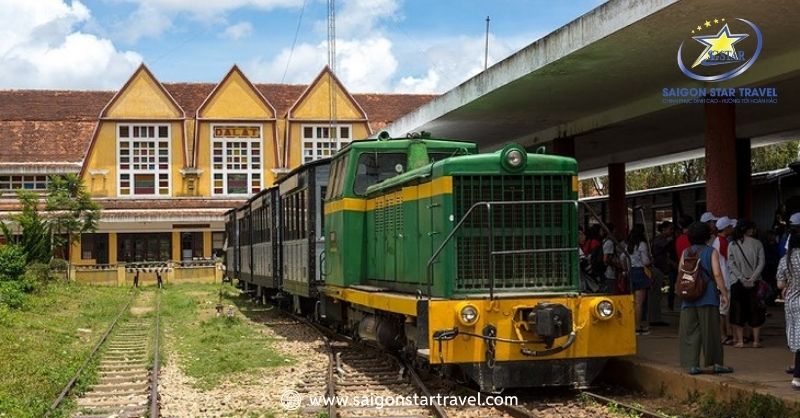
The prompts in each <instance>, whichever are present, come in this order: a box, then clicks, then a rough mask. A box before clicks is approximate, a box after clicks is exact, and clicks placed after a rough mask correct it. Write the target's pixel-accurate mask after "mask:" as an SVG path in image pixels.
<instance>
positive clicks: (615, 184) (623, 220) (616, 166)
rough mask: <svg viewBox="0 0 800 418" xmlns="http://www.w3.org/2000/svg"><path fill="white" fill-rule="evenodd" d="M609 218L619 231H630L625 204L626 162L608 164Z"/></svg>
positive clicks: (623, 232) (625, 232)
mask: <svg viewBox="0 0 800 418" xmlns="http://www.w3.org/2000/svg"><path fill="white" fill-rule="evenodd" d="M608 220H609V221H610V222H611V223H613V224H614V227H615V228H616V230H617V232H619V233H622V234H627V232H628V206H627V204H625V163H611V164H609V165H608Z"/></svg>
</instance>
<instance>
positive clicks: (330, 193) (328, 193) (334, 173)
mask: <svg viewBox="0 0 800 418" xmlns="http://www.w3.org/2000/svg"><path fill="white" fill-rule="evenodd" d="M341 162H342V159H341V158H339V159H337V160H335V161H334V162H333V164H332V165H331V174H330V178H329V181H328V183H330V185H331V187H330V188H329V189H327V190H324V191H323V193H322V196H325V197H324V200H331V199H332V198H333V197H334V196H336V194H335V193H334V189H335V188H336V187H335V185H336V180H338V178H339V170H338V168H339V164H340V163H341ZM323 203H324V201H323Z"/></svg>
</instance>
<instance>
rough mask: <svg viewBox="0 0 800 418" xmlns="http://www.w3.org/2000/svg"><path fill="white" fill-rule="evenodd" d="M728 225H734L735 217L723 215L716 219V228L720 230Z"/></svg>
mask: <svg viewBox="0 0 800 418" xmlns="http://www.w3.org/2000/svg"><path fill="white" fill-rule="evenodd" d="M729 226H730V227H733V226H736V220H735V219H731V218H729V217H727V216H723V217H721V218H719V219H717V229H718V230H720V231H722V230H723V229H725V228H727V227H729Z"/></svg>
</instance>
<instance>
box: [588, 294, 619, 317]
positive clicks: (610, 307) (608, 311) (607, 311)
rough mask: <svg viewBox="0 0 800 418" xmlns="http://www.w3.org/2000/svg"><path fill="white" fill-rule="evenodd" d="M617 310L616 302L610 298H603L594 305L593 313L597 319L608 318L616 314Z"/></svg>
mask: <svg viewBox="0 0 800 418" xmlns="http://www.w3.org/2000/svg"><path fill="white" fill-rule="evenodd" d="M615 311H616V310H615V309H614V304H613V303H612V302H611V301H610V300H608V299H603V300H601V301H600V302H598V303H597V304H596V305H595V306H594V312H593V313H594V316H595V317H596V318H597V319H601V320H606V319H610V318H611V317H612V316H614V313H615Z"/></svg>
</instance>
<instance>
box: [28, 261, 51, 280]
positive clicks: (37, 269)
mask: <svg viewBox="0 0 800 418" xmlns="http://www.w3.org/2000/svg"><path fill="white" fill-rule="evenodd" d="M25 275H26V276H27V277H29V278H32V279H35V280H37V281H40V282H47V281H49V280H50V279H52V278H53V274H52V272H51V271H50V265H48V264H44V263H31V264H30V265H28V269H27V270H26V272H25Z"/></svg>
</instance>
